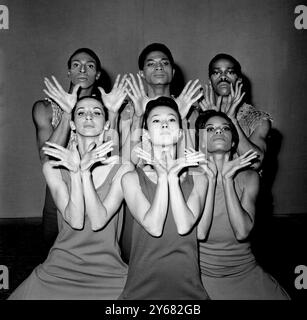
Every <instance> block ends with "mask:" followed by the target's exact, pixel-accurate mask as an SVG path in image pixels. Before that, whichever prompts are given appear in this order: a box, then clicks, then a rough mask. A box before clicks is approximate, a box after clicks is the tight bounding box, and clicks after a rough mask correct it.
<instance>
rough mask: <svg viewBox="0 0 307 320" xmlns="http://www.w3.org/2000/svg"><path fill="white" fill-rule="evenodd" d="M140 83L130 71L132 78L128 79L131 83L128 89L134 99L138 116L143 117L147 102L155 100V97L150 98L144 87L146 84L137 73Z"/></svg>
mask: <svg viewBox="0 0 307 320" xmlns="http://www.w3.org/2000/svg"><path fill="white" fill-rule="evenodd" d="M137 77H138V81H139V84H137V82H136V79H135V77H134V75H133V74H132V73H130V78H131V79H127V80H126V81H127V83H128V84H129V87H130V88H129V90H126V92H127V94H128V96H129V98H130V99H131V100H132V102H133V105H134V112H135V114H136V116H138V117H141V116H142V115H143V114H144V112H145V108H146V104H147V103H148V102H149V101H150V100H153V99H154V98H152V99H150V98H149V97H148V96H147V94H146V92H145V89H144V85H143V82H142V79H141V76H140V75H139V74H137Z"/></svg>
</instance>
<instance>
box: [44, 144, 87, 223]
mask: <svg viewBox="0 0 307 320" xmlns="http://www.w3.org/2000/svg"><path fill="white" fill-rule="evenodd" d="M46 149H47V150H49V149H50V150H49V151H50V152H51V153H54V152H56V151H55V150H54V149H52V148H49V147H46ZM51 149H52V150H51ZM75 151H76V152H78V151H77V150H76V149H75ZM47 152H48V151H47ZM53 156H56V155H55V154H53ZM59 163H60V162H59V161H46V162H45V163H44V165H43V174H44V176H45V179H46V182H47V185H48V187H49V189H50V191H51V194H52V197H53V200H54V202H55V204H56V206H57V209H58V210H59V212H60V213H61V214H62V216H63V218H64V220H65V221H66V222H67V223H68V224H69V225H70V226H71V227H72V228H74V229H82V228H83V224H84V202H83V193H82V185H81V176H80V172H79V170H78V169H77V166H76V167H75V168H74V169H73V170H69V174H70V179H71V188H70V192H69V190H68V188H67V185H66V183H65V182H64V180H63V178H62V175H61V172H60V169H57V168H54V166H58V165H59ZM62 165H64V163H62ZM70 169H72V167H70Z"/></svg>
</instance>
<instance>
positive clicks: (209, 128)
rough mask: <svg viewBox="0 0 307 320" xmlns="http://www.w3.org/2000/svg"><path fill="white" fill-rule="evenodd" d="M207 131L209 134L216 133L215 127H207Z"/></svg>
mask: <svg viewBox="0 0 307 320" xmlns="http://www.w3.org/2000/svg"><path fill="white" fill-rule="evenodd" d="M206 131H207V132H213V131H214V128H213V127H207V128H206Z"/></svg>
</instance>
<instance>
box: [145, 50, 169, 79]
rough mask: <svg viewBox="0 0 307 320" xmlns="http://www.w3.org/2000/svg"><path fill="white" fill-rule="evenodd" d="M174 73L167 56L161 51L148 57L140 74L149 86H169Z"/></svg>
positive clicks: (151, 53)
mask: <svg viewBox="0 0 307 320" xmlns="http://www.w3.org/2000/svg"><path fill="white" fill-rule="evenodd" d="M174 72H175V70H174V69H173V67H172V65H171V63H170V61H169V59H168V57H167V55H166V54H165V53H163V52H161V51H153V52H150V53H149V54H148V55H147V57H146V59H145V62H144V68H143V70H142V71H140V74H141V76H142V77H143V78H144V79H145V81H146V82H147V83H148V84H152V85H158V84H162V85H163V84H164V85H167V84H170V83H171V81H172V79H173V75H174Z"/></svg>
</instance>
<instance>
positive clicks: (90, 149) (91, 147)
mask: <svg viewBox="0 0 307 320" xmlns="http://www.w3.org/2000/svg"><path fill="white" fill-rule="evenodd" d="M95 147H96V143H95V142H92V143H91V144H90V145H89V146H88V148H87V150H86V152H90V151H92V150H93V149H94V148H95Z"/></svg>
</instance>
